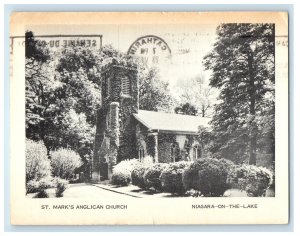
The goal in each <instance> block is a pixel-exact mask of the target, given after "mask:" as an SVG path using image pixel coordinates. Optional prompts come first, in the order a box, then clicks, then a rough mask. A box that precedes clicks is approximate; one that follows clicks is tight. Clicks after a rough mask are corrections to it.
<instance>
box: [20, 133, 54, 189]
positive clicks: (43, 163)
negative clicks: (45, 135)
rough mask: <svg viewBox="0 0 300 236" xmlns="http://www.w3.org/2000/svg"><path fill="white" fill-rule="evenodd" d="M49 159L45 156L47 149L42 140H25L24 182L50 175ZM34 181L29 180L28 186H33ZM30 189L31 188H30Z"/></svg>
mask: <svg viewBox="0 0 300 236" xmlns="http://www.w3.org/2000/svg"><path fill="white" fill-rule="evenodd" d="M50 169H51V167H50V160H49V159H48V156H47V149H46V147H45V145H44V144H43V142H34V141H32V140H29V139H27V140H26V184H27V183H28V182H29V181H31V180H36V181H38V180H40V179H41V178H45V177H48V176H50V175H51V170H50ZM34 185H35V183H34V182H31V183H30V184H29V185H28V189H29V188H31V187H32V188H34ZM30 191H31V190H30Z"/></svg>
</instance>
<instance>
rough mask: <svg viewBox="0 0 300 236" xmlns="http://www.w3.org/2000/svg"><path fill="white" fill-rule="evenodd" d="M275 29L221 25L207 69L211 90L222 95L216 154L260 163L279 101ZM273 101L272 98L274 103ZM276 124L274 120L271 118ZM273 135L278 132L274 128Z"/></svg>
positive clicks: (215, 120) (215, 118) (217, 116)
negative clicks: (267, 122) (260, 148)
mask: <svg viewBox="0 0 300 236" xmlns="http://www.w3.org/2000/svg"><path fill="white" fill-rule="evenodd" d="M274 39H275V26H274V24H221V25H219V26H218V27H217V39H216V42H215V44H214V45H213V49H212V51H211V52H210V53H209V54H208V55H207V56H205V58H204V65H205V68H206V69H207V70H211V72H212V74H211V78H210V85H211V86H213V87H215V88H218V89H219V90H220V96H219V99H220V103H219V104H217V105H216V106H215V113H214V116H213V120H212V126H213V136H214V144H213V146H212V148H211V151H212V152H213V153H215V155H217V156H226V157H227V158H230V159H232V158H233V159H235V161H238V162H242V161H243V160H244V159H245V158H246V157H247V158H248V159H249V164H253V165H255V164H256V152H257V144H258V141H259V137H260V136H261V133H262V127H261V125H260V124H261V123H262V120H263V119H264V118H265V117H266V113H269V114H274V113H273V110H272V109H273V108H272V106H269V104H271V102H272V98H274V83H275V74H274V73H275V64H274V60H275V58H274V56H275V55H274V47H275V42H274ZM270 97H271V99H270ZM272 119H273V118H272ZM271 129H272V131H271V133H274V130H273V128H271Z"/></svg>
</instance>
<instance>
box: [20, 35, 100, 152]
mask: <svg viewBox="0 0 300 236" xmlns="http://www.w3.org/2000/svg"><path fill="white" fill-rule="evenodd" d="M28 35H29V36H28V37H27V38H26V71H25V74H26V136H27V137H28V138H30V139H33V140H42V141H43V142H44V143H45V145H46V147H47V151H48V155H49V152H50V150H55V149H57V148H59V147H68V148H72V149H73V150H75V151H76V152H78V153H80V154H81V156H82V157H84V156H86V155H91V150H92V148H90V147H91V145H92V144H93V141H94V140H93V138H91V136H92V135H91V132H93V127H94V126H95V117H96V109H97V107H98V106H99V105H100V102H101V101H100V96H101V91H100V88H99V85H98V84H99V83H100V80H101V77H100V72H99V68H98V67H97V66H98V61H99V57H100V52H99V51H92V50H89V49H86V48H79V47H72V48H70V47H69V48H63V49H62V51H61V52H60V53H58V54H57V55H60V56H58V57H56V58H55V59H57V60H55V59H54V58H51V55H50V54H46V53H45V52H48V50H47V45H46V44H41V43H40V41H39V40H36V39H35V38H34V36H33V33H32V32H30V33H28ZM75 128H76V129H75ZM71 129H73V130H74V131H75V130H76V131H78V132H71V131H70V130H71ZM79 131H80V132H79ZM83 134H84V135H83Z"/></svg>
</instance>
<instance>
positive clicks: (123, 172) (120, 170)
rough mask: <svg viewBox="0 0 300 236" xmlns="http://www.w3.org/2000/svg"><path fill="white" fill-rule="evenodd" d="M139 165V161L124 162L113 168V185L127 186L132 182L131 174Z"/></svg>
mask: <svg viewBox="0 0 300 236" xmlns="http://www.w3.org/2000/svg"><path fill="white" fill-rule="evenodd" d="M138 164H139V161H138V160H137V159H131V160H124V161H121V162H120V163H119V164H117V165H115V166H114V168H113V174H112V177H111V183H112V184H114V185H118V186H127V185H129V184H130V182H131V172H132V170H133V169H134V167H135V166H136V165H138Z"/></svg>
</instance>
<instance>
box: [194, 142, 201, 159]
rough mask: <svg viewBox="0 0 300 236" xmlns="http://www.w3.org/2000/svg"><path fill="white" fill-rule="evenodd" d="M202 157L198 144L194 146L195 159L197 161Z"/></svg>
mask: <svg viewBox="0 0 300 236" xmlns="http://www.w3.org/2000/svg"><path fill="white" fill-rule="evenodd" d="M200 157H201V149H200V146H199V145H198V144H196V145H194V146H193V159H194V160H197V159H199V158H200Z"/></svg>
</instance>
